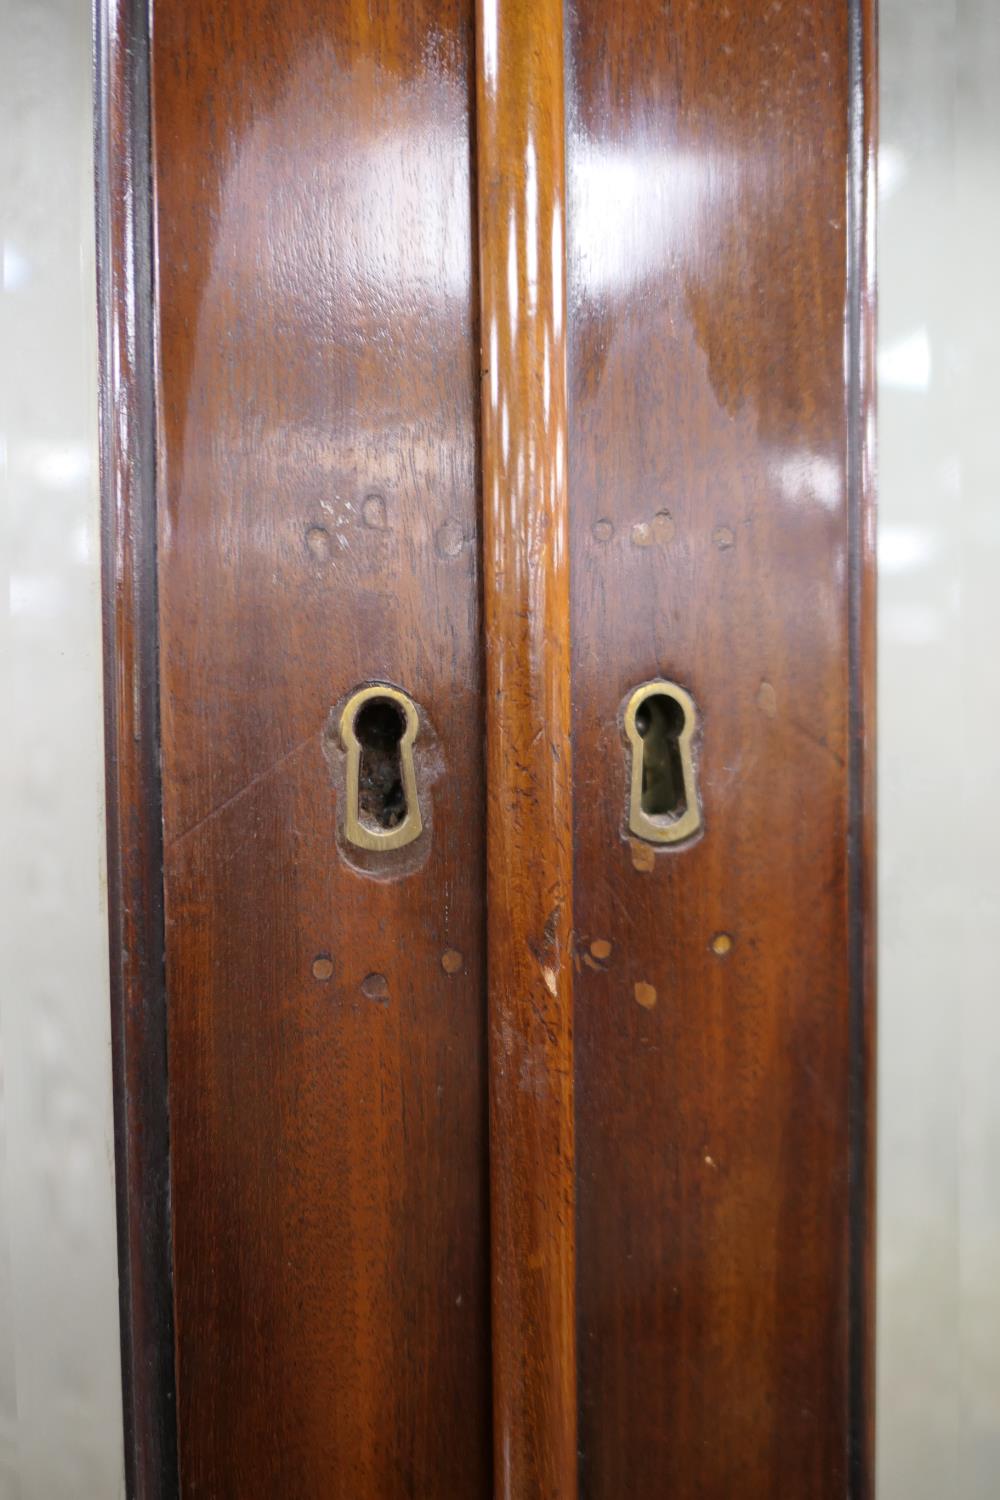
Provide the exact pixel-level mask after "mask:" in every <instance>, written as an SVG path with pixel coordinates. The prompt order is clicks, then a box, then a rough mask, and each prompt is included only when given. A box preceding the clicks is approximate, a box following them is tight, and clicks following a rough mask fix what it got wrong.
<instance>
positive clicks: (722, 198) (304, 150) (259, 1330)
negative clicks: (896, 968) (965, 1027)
mask: <svg viewBox="0 0 1000 1500" xmlns="http://www.w3.org/2000/svg"><path fill="white" fill-rule="evenodd" d="M474 3H475V0H445V3H443V4H437V3H431V0H419V3H417V4H415V5H407V6H403V5H399V4H396V3H395V0H375V3H372V4H368V3H362V0H338V3H336V4H328V3H324V0H287V3H285V4H283V5H281V6H278V5H276V4H274V3H273V0H244V3H241V4H240V5H223V4H221V3H217V0H209V3H201V4H195V3H194V0H170V3H168V0H154V4H153V7H152V42H151V44H150V43H149V40H148V38H147V36H146V21H145V6H144V5H143V4H140V3H139V0H121V4H119V3H118V0H106V4H105V5H104V7H103V9H102V12H101V15H102V17H103V19H104V20H105V22H106V30H105V31H104V33H103V34H102V33H101V32H100V31H99V48H98V58H99V73H98V88H99V98H100V100H101V104H102V109H103V111H104V112H103V114H101V115H100V116H99V120H100V122H101V130H102V131H103V135H102V134H101V133H100V131H99V139H98V156H99V163H103V166H101V167H99V183H100V184H103V186H102V193H103V196H102V197H101V198H100V200H99V201H100V204H101V211H102V214H103V218H102V219H101V221H100V227H101V234H102V241H101V244H102V251H101V255H102V307H103V308H104V313H105V323H104V328H103V343H102V361H103V371H104V375H103V379H104V391H103V421H104V443H103V453H104V476H103V484H104V495H105V513H106V528H105V529H106V557H105V595H106V639H107V643H108V645H107V650H108V728H109V755H108V765H109V777H108V789H109V810H110V815H109V847H110V851H111V853H110V866H109V873H110V890H111V908H112V956H113V976H114V979H115V984H116V990H115V1005H116V1012H115V1014H116V1053H117V1072H116V1089H117V1110H118V1115H117V1120H118V1141H117V1150H118V1168H119V1178H120V1181H121V1183H122V1190H121V1191H122V1209H121V1220H122V1268H123V1272H122V1274H123V1288H124V1290H123V1323H124V1327H125V1340H124V1347H125V1378H126V1398H127V1399H126V1408H127V1416H128V1420H129V1430H130V1456H129V1461H130V1479H129V1483H130V1487H131V1488H130V1493H131V1492H132V1490H133V1489H134V1492H135V1493H136V1494H137V1495H141V1496H142V1497H144V1500H154V1497H155V1500H177V1497H178V1495H181V1494H182V1495H183V1496H185V1497H187V1496H212V1497H228V1496H233V1497H238V1500H255V1497H258V1496H260V1497H264V1496H267V1497H268V1500H272V1497H276V1496H289V1497H295V1500H309V1497H312V1496H321V1497H333V1500H336V1497H344V1500H347V1497H350V1500H395V1497H403V1496H418V1497H421V1500H433V1497H439V1496H440V1497H448V1500H451V1497H460V1500H476V1497H480V1496H482V1497H485V1496H488V1495H490V1494H493V1493H494V1492H495V1493H496V1494H497V1495H498V1497H502V1500H535V1497H558V1500H575V1497H577V1496H580V1497H586V1500H623V1497H626V1496H627V1497H628V1500H646V1497H654V1496H655V1497H657V1500H659V1497H660V1496H669V1497H670V1500H694V1497H697V1500H729V1497H730V1496H732V1495H734V1494H738V1495H739V1496H740V1497H741V1500H764V1497H768V1500H771V1497H773V1496H776V1495H778V1496H786V1495H787V1496H790V1497H794V1500H834V1497H836V1500H840V1497H841V1496H843V1495H845V1494H846V1495H848V1496H850V1500H870V1496H871V1493H872V1474H873V1454H872V1431H873V1412H872V1399H871V1391H872V1352H873V1326H874V1324H873V1307H872V1297H871V1285H872V1257H871V1246H872V1233H873V1201H874V1200H873V1193H874V1178H873V1170H872V1166H873V1152H874V1146H873V1118H874V1071H873V1057H874V1008H873V993H874V953H875V948H874V913H873V895H872V893H873V888H874V885H873V853H874V801H873V769H874V755H873V743H872V735H873V709H874V685H873V663H874V647H873V625H874V540H873V526H872V522H873V498H872V497H873V489H874V484H873V478H872V455H873V439H872V419H873V403H872V380H873V376H872V366H871V355H872V332H873V326H874V312H873V308H874V301H873V259H872V248H873V237H872V217H873V208H874V194H873V149H874V140H875V133H874V132H875V125H874V92H875V85H874V66H875V64H874V47H875V35H874V17H873V9H872V4H871V0H849V3H847V4H845V6H843V7H813V6H811V5H799V6H791V7H789V6H784V7H781V6H776V5H773V4H770V3H765V0H749V3H748V4H746V5H744V6H742V7H731V6H730V7H725V6H722V7H705V6H702V5H699V4H697V3H696V0H677V3H673V4H671V5H669V6H668V7H667V8H666V9H663V8H661V9H659V10H657V9H655V8H651V7H649V6H647V5H642V4H640V3H639V0H621V3H620V4H616V5H614V6H611V7H608V6H601V5H599V4H597V0H569V4H568V6H567V9H566V12H565V16H564V13H563V8H562V7H561V6H560V5H557V4H555V3H553V0H538V3H535V4H529V3H528V0H481V4H480V10H479V13H478V16H477V15H476V14H475V9H474ZM102 37H103V39H102ZM150 45H151V60H152V69H151V71H152V129H153V158H152V168H153V177H154V183H155V196H156V204H155V206H156V220H155V239H154V223H153V216H152V207H151V204H150V201H149V193H148V187H149V184H148V179H147V177H146V175H145V173H146V171H147V168H148V159H147V153H148V149H149V143H148V140H147V138H146V134H145V132H146V130H147V126H148V124H149V121H148V119H147V111H148V108H149V100H148V98H147V95H146V79H145V72H144V69H145V65H146V61H147V57H148V48H149V47H150ZM564 54H565V57H564ZM564 69H565V78H566V81H565V84H564ZM564 124H565V134H564ZM151 252H152V253H151ZM154 272H155V282H154ZM567 349H568V356H567ZM154 357H155V361H156V362H155V365H154ZM154 483H155V493H154ZM480 485H481V486H482V495H481V499H480V494H479V489H480ZM154 501H155V504H154ZM154 512H155V517H154ZM154 519H155V520H156V522H157V533H156V535H154V530H153V523H154ZM154 543H155V544H156V546H155V548H154ZM480 558H481V559H482V571H481V573H480V572H479V567H478V564H479V559H480ZM154 563H155V572H154ZM157 584H158V589H159V599H158V601H157ZM480 601H481V604H480ZM157 610H158V614H157ZM157 657H158V658H159V661H158V663H157ZM157 666H158V667H159V675H160V693H159V700H157V694H156V676H157ZM657 676H662V677H665V678H667V679H668V680H670V681H672V682H674V683H676V684H678V685H679V686H680V687H681V688H683V689H685V690H686V691H688V692H690V694H691V695H692V697H693V699H694V702H695V704H696V706H697V710H698V723H699V733H698V739H697V741H696V771H697V777H698V789H699V797H700V801H701V805H702V810H703V814H704V828H703V831H702V833H701V834H700V835H699V837H698V838H697V839H696V840H694V841H693V842H692V843H690V844H688V845H686V846H682V847H677V848H660V849H654V848H653V846H652V845H650V844H645V843H643V842H642V841H641V840H637V839H634V838H630V837H629V836H628V833H627V829H626V826H625V824H626V816H627V804H628V788H629V770H630V763H629V754H628V747H627V745H626V742H625V739H624V737H623V729H622V710H623V706H624V704H625V702H626V701H627V698H628V695H629V694H630V692H631V690H632V689H634V688H635V687H637V686H638V685H639V684H641V683H643V682H645V681H647V680H648V679H651V678H655V677H657ZM372 681H383V682H388V683H391V684H395V685H396V686H397V687H398V688H400V689H402V690H404V691H405V692H406V693H407V694H409V695H410V696H411V697H412V699H413V701H414V703H415V704H416V706H417V712H418V715H419V720H420V733H419V736H418V739H417V741H416V745H417V747H418V751H419V754H418V758H417V780H418V784H419V794H420V807H421V813H422V817H423V822H424V831H423V832H422V833H421V835H420V837H419V838H418V839H417V840H416V841H415V842H414V844H413V845H412V846H410V847H409V848H406V849H402V850H400V851H398V857H397V855H396V854H393V853H392V852H389V853H379V854H378V856H377V858H375V859H374V860H367V862H366V859H364V858H362V857H360V856H358V855H357V852H356V851H354V852H353V853H352V851H351V849H350V848H349V847H347V846H346V844H345V840H344V825H343V816H342V814H343V804H344V802H345V800H346V799H345V797H344V795H343V792H344V783H343V776H344V774H345V773H344V769H343V759H342V756H341V747H340V743H339V741H338V738H337V728H336V726H337V724H338V722H339V719H338V713H339V710H340V709H341V708H342V707H343V705H344V703H345V702H346V700H347V698H348V695H349V694H350V693H351V692H352V691H353V690H355V689H357V688H359V687H361V686H363V685H364V684H366V683H369V682H372ZM571 704H572V713H571V709H570V705H571ZM158 708H159V711H160V714H161V715H162V779H163V786H162V801H163V805H162V836H163V851H162V852H163V857H162V867H163V879H164V882H165V901H166V928H165V959H166V974H165V979H166V985H165V989H164V976H163V957H164V929H163V909H162V906H161V901H162V899H163V895H164V891H163V889H161V885H160V880H159V871H160V867H161V843H160V839H161V808H160V786H159V774H158V773H159V766H160V763H161V752H160V745H159V742H158V723H157V719H158ZM484 729H485V741H486V744H485V753H484V749H483V737H484ZM570 730H572V761H573V775H572V777H571V774H570V772H571V765H570V762H571V755H570ZM487 937H488V942H487ZM168 1021H169V1048H168V1049H167V1052H168V1055H167V1057H166V1058H165V1057H164V1028H165V1026H166V1024H167V1022H168ZM167 1063H168V1064H169V1124H170V1139H169V1146H170V1182H171V1195H170V1198H169V1199H168V1194H167V1190H166V1180H165V1171H166V1164H167V1146H168V1136H167V1123H168V1122H167V1111H166V1107H165V1106H166V1103H167V1100H166V1098H165V1093H164V1071H165V1066H166V1064H167ZM574 1128H575V1139H574ZM488 1156H489V1165H488ZM171 1208H172V1215H173V1223H172V1236H173V1238H172V1265H168V1255H167V1248H168V1234H169V1232H170V1229H171V1225H170V1218H169V1213H168V1210H170V1209H171ZM171 1271H172V1276H173V1281H172V1284H171V1280H170V1274H171ZM491 1301H492V1331H491ZM171 1314H173V1322H174V1324H175V1326H173V1327H172V1319H171ZM172 1340H173V1345H172ZM174 1356H175V1358H174ZM175 1374H176V1393H177V1407H178V1410H177V1417H178V1423H179V1456H180V1476H179V1479H178V1474H177V1468H176V1448H175V1432H174V1425H173V1416H174V1393H175V1384H174V1381H175Z"/></svg>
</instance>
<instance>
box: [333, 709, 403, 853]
mask: <svg viewBox="0 0 1000 1500" xmlns="http://www.w3.org/2000/svg"><path fill="white" fill-rule="evenodd" d="M419 729H420V718H419V715H418V714H417V710H416V705H415V704H414V702H413V700H412V698H409V697H408V696H407V694H406V693H404V692H401V691H400V689H399V688H394V687H390V686H389V684H388V683H383V682H379V683H375V684H373V685H372V686H371V687H365V688H360V689H359V690H358V692H356V693H352V694H351V696H350V698H349V699H348V700H347V703H346V704H345V705H344V710H343V713H342V714H341V716H340V738H341V742H342V743H343V746H344V749H345V751H346V752H347V775H346V797H347V802H346V812H345V818H344V834H345V837H346V838H347V840H348V842H349V843H351V844H354V845H355V847H356V848H358V849H386V850H388V849H402V848H404V847H405V846H406V845H407V844H412V843H413V841H414V839H416V838H419V837H420V834H421V832H422V831H423V820H422V819H421V816H420V803H419V801H418V800H417V777H416V772H415V770H414V766H413V742H414V740H415V739H416V737H417V734H418V732H419Z"/></svg>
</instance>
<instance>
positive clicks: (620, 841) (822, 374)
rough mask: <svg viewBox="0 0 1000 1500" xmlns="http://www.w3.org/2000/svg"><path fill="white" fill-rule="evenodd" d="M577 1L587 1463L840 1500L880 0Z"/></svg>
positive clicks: (648, 1488)
mask: <svg viewBox="0 0 1000 1500" xmlns="http://www.w3.org/2000/svg"><path fill="white" fill-rule="evenodd" d="M569 37H570V48H571V67H570V77H571V79H572V85H571V88H570V94H569V106H568V112H569V123H568V140H567V173H568V205H567V223H568V284H569V328H570V413H571V415H570V426H569V455H570V457H569V490H570V496H571V517H572V521H571V528H570V531H571V576H572V642H573V704H574V736H573V746H574V781H575V801H574V808H575V822H574V836H575V851H576V877H575V886H574V890H575V928H576V933H577V941H578V944H579V951H580V953H581V955H582V962H581V967H580V972H579V974H578V976H577V979H576V993H575V1005H574V1015H575V1027H574V1039H575V1056H576V1120H577V1129H576V1161H577V1183H578V1188H577V1191H578V1203H577V1213H578V1218H577V1273H578V1275H577V1319H578V1349H579V1382H580V1451H581V1470H580V1472H581V1489H580V1492H581V1494H583V1495H587V1496H591V1497H601V1500H617V1497H620V1496H624V1495H628V1496H629V1497H630V1500H641V1497H647V1496H648V1497H650V1500H651V1497H653V1496H662V1495H670V1496H671V1497H676V1500H682V1497H684V1500H687V1497H692V1500H693V1497H695V1496H699V1497H701V1496H705V1497H707V1496H711V1497H719V1500H721V1497H723V1496H728V1495H732V1494H736V1493H738V1494H740V1495H741V1496H744V1497H750V1496H754V1497H758V1496H759V1497H761V1500H764V1497H767V1496H774V1495H787V1496H795V1497H797V1500H798V1497H802V1500H805V1497H807V1496H808V1497H810V1500H820V1497H830V1500H833V1497H834V1496H840V1495H843V1493H844V1492H845V1484H846V1474H847V1464H848V1438H849V1422H848V1410H849V1386H850V1382H851V1361H852V1357H853V1351H852V1349H851V1346H850V1344H851V1341H850V1338H849V1307H850V1303H851V1299H852V1296H856V1295H858V1293H859V1289H858V1288H857V1287H855V1286H854V1284H853V1277H854V1272H855V1267H854V1266H853V1265H852V1262H851V1257H850V1242H849V1234H850V1225H851V1221H852V1217H853V1216H854V1215H856V1214H857V1213H859V1212H861V1211H862V1210H861V1207H860V1206H859V1202H858V1200H857V1198H856V1197H852V1188H851V1173H852V1170H853V1167H854V1157H853V1153H854V1150H855V1146H856V1137H855V1134H854V1132H855V1128H856V1121H855V1120H853V1119H852V1087H853V1078H852V1066H853V1064H852V1049H853V1048H854V1047H855V1045H856V1038H855V1037H854V1034H853V1027H854V1022H855V1006H856V1005H857V1004H859V1003H861V1002H860V998H859V995H858V991H857V986H856V976H855V974H854V972H853V970H852V961H853V952H852V940H851V927H852V923H857V921H858V919H859V913H858V911H857V909H856V908H855V907H853V906H852V904H851V901H850V899H849V889H850V882H851V878H852V874H851V871H852V861H853V859H854V857H855V855H854V852H853V851H852V848H851V844H850V839H849V829H850V828H851V826H852V825H851V818H852V808H851V785H850V778H849V773H848V766H849V762H850V759H851V756H852V749H851V744H850V729H851V720H850V714H851V705H852V701H854V694H855V692H856V687H855V686H854V685H853V684H852V650H853V646H852V639H851V628H852V626H851V609H850V604H851V600H850V591H849V579H850V576H851V569H852V566H853V564H852V562H851V560H850V550H851V546H852V516H851V512H852V507H853V506H854V505H855V503H856V496H854V495H852V493H851V483H852V474H851V471H850V469H849V465H850V463H851V444H852V441H853V440H854V434H853V432H852V429H851V425H850V417H849V397H848V388H847V384H846V381H845V373H846V372H845V325H846V318H847V309H848V304H849V296H850V286H849V256H850V254H851V253H852V250H851V229H852V224H851V222H850V220H849V218H848V209H849V191H850V186H851V184H850V175H849V174H850V169H851V161H850V150H851V130H852V117H851V103H852V100H851V89H852V73H851V65H852V45H853V40H852V22H851V16H850V12H849V8H848V7H847V6H827V7H812V6H797V5H790V6H784V7H781V6H775V5H772V4H770V3H763V0H762V3H759V4H758V3H751V4H746V5H741V6H738V7H733V8H728V7H723V8H721V9H719V10H716V9H714V8H712V7H706V6H704V5H702V4H700V3H683V0H682V3H677V4H672V5H668V6H662V7H650V6H648V5H643V4H638V3H637V4H618V5H614V6H607V5H605V4H598V3H592V0H572V4H571V6H570V15H569ZM657 678H664V679H667V680H669V681H671V682H676V683H678V684H680V685H681V686H683V687H684V688H685V689H687V691H688V692H689V693H690V694H691V695H692V697H693V700H694V703H695V706H696V710H697V716H698V738H697V740H696V742H695V753H696V765H697V780H698V784H699V791H700V798H701V805H702V816H703V828H702V831H701V833H700V834H699V835H698V836H697V837H696V838H695V839H694V840H693V841H691V842H689V843H687V844H684V845H680V846H678V847H667V846H661V847H657V846H655V845H653V844H650V843H649V842H645V841H642V840H637V839H635V838H632V837H630V836H628V829H627V826H626V823H625V820H624V811H625V799H626V780H625V777H626V770H627V766H628V752H627V747H626V745H625V742H624V739H623V735H622V728H621V712H622V704H623V701H624V700H625V698H626V696H627V695H628V693H629V692H630V691H631V690H632V689H633V688H634V687H635V686H636V685H638V684H640V683H642V682H644V681H647V680H651V679H657ZM594 945H596V946H594ZM595 954H596V955H599V957H597V958H595V956H594V955H595Z"/></svg>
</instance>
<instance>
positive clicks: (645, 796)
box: [622, 678, 701, 844]
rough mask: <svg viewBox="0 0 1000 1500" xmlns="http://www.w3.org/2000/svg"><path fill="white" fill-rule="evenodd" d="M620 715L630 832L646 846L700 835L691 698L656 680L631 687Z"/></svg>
mask: <svg viewBox="0 0 1000 1500" xmlns="http://www.w3.org/2000/svg"><path fill="white" fill-rule="evenodd" d="M622 715H623V727H624V730H625V738H626V740H627V742H628V748H627V752H626V765H627V773H628V787H629V797H628V831H629V833H631V834H634V835H635V836H636V837H637V838H640V839H647V840H648V841H649V843H651V844H682V843H684V842H686V841H687V840H688V839H692V838H694V836H695V835H696V834H697V833H699V832H700V831H701V806H700V802H699V797H698V780H697V770H696V764H695V753H694V741H695V736H696V734H697V732H698V710H697V709H696V708H695V704H694V699H693V698H692V697H691V694H690V693H689V692H688V691H687V689H686V688H682V687H681V686H679V684H678V683H676V682H667V681H665V679H663V678H655V679H654V680H653V681H652V682H643V683H641V684H640V685H639V686H638V687H637V688H633V690H632V692H631V693H630V694H629V696H628V698H627V699H626V700H625V702H624V704H623V705H622Z"/></svg>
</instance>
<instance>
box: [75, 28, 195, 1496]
mask: <svg viewBox="0 0 1000 1500" xmlns="http://www.w3.org/2000/svg"><path fill="white" fill-rule="evenodd" d="M94 35H95V51H94V102H95V165H96V220H97V280H98V315H99V324H100V329H99V338H100V387H101V389H100V424H101V501H102V551H103V557H102V564H103V613H104V695H105V755H106V804H107V831H108V915H109V929H110V957H111V1007H112V1046H113V1071H114V1096H115V1097H114V1105H115V1162H116V1179H117V1197H118V1276H119V1288H120V1292H119V1305H120V1317H121V1341H122V1392H123V1406H124V1418H125V1476H126V1487H127V1493H128V1495H129V1497H130V1500H175V1497H176V1496H177V1494H178V1470H177V1434H176V1411H175V1392H174V1346H173V1306H172V1288H171V1250H170V1213H169V1201H170V1200H169V1157H168V1116H167V1053H166V992H165V985H164V972H163V960H164V933H163V869H162V866H163V847H162V845H163V839H162V816H161V799H160V765H159V698H158V682H157V608H156V495H155V483H156V463H155V452H156V399H155V336H154V327H153V310H154V309H153V244H152V232H153V212H152V185H151V163H150V110H149V52H150V37H149V14H148V4H147V0H95V6H94Z"/></svg>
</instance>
